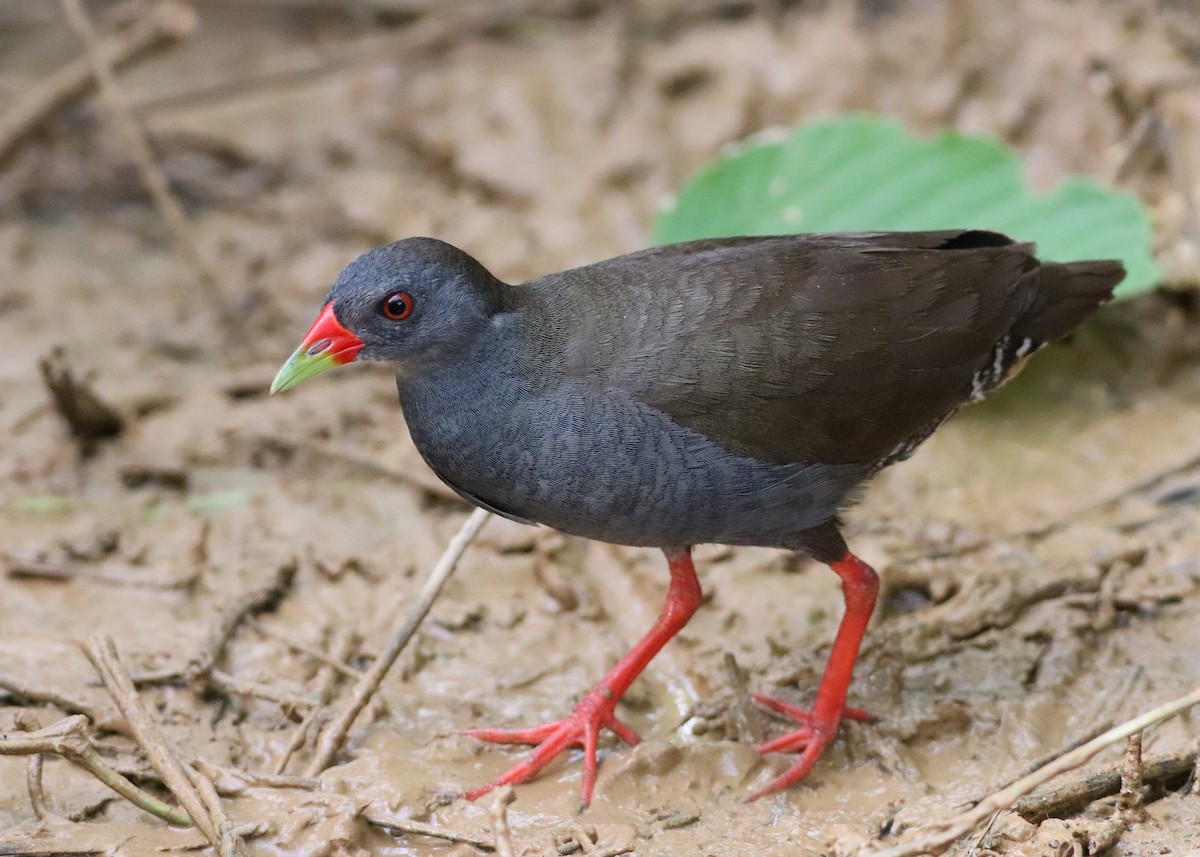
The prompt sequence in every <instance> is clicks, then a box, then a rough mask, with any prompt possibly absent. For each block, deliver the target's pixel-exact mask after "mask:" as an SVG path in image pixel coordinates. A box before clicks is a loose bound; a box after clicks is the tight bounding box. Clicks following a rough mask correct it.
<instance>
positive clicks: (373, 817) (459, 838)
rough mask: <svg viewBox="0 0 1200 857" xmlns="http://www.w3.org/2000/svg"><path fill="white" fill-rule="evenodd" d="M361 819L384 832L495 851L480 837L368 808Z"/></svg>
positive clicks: (490, 842) (493, 846) (494, 848)
mask: <svg viewBox="0 0 1200 857" xmlns="http://www.w3.org/2000/svg"><path fill="white" fill-rule="evenodd" d="M362 819H363V821H365V822H367V824H370V825H373V826H375V827H382V828H383V829H384V830H387V831H391V832H393V833H403V834H406V835H409V836H429V837H432V838H434V839H444V840H445V841H447V842H462V843H465V844H467V845H470V846H472V847H474V848H478V849H479V850H481V851H495V850H496V846H495V844H494V843H493V842H492V841H491V840H489V839H484V838H483V837H482V836H473V835H472V834H470V833H459V832H458V831H455V830H447V829H445V828H444V827H435V826H434V825H432V824H425V823H423V822H420V821H413V820H412V819H409V818H396V817H395V816H393V815H391V814H390V813H387V812H384V811H382V810H378V809H375V808H374V807H371V806H368V807H367V808H366V809H364V810H363V811H362Z"/></svg>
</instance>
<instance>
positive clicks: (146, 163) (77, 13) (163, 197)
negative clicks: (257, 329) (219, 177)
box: [60, 0, 225, 307]
mask: <svg viewBox="0 0 1200 857" xmlns="http://www.w3.org/2000/svg"><path fill="white" fill-rule="evenodd" d="M60 2H61V3H62V7H63V12H64V13H66V16H67V22H68V23H69V24H70V25H71V29H73V30H74V31H75V34H76V35H77V36H79V38H80V40H81V41H82V42H83V44H84V47H85V49H86V50H87V55H88V60H89V62H90V63H91V66H92V72H93V73H94V74H95V76H96V81H97V82H98V83H99V84H100V95H101V97H102V98H103V100H104V101H105V102H106V103H107V104H108V108H109V110H110V111H111V113H112V115H113V119H115V120H116V123H117V126H118V127H119V128H120V130H121V133H122V134H124V135H125V143H126V145H127V146H128V147H129V154H130V156H131V157H132V158H133V161H134V163H135V164H136V165H137V169H138V173H139V174H140V175H141V178H142V183H143V184H144V185H145V186H146V191H147V192H148V193H149V194H150V198H151V200H153V202H154V207H155V208H157V209H158V213H159V214H160V215H161V216H162V219H163V222H164V223H165V224H166V226H167V229H168V230H169V231H170V232H171V236H172V238H174V240H175V243H176V244H177V245H178V246H179V249H180V250H181V251H182V252H183V255H184V257H185V258H186V259H187V260H188V262H189V263H190V264H191V265H192V268H193V269H194V270H195V273H196V279H197V281H198V282H199V284H200V286H201V287H202V288H203V289H204V290H205V291H206V292H207V293H208V297H209V299H210V300H211V301H212V302H213V303H214V304H215V305H216V306H218V307H224V306H225V302H224V301H223V299H222V298H221V293H220V286H219V282H220V278H219V277H218V275H217V272H216V270H215V269H214V268H213V267H212V266H211V265H210V264H209V262H208V260H207V259H205V258H204V254H203V253H202V252H201V251H200V247H199V246H198V245H197V244H196V241H195V239H194V238H193V237H192V234H191V232H190V231H189V229H188V222H187V215H185V214H184V212H183V206H182V205H180V203H179V200H177V199H176V198H175V195H174V194H173V193H172V192H171V185H170V182H169V181H168V180H167V176H166V173H164V172H163V169H162V167H161V166H159V163H158V161H156V160H155V158H154V152H153V150H152V149H151V147H150V142H149V141H148V140H147V139H146V133H145V131H144V130H143V129H142V127H141V125H140V124H139V123H138V120H137V117H136V116H135V115H134V112H133V107H132V106H131V104H130V102H129V98H128V97H127V96H126V95H125V91H124V90H122V89H121V88H120V86H118V85H117V79H116V76H115V75H114V74H113V68H112V64H111V62H110V61H109V58H108V57H107V56H106V55H105V52H104V48H103V45H102V44H101V43H100V39H99V37H98V36H97V35H96V30H95V28H94V27H93V26H92V22H91V19H90V18H88V15H87V12H85V11H84V8H83V3H82V0H60Z"/></svg>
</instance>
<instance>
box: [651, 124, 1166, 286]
mask: <svg viewBox="0 0 1200 857" xmlns="http://www.w3.org/2000/svg"><path fill="white" fill-rule="evenodd" d="M1021 174H1022V165H1021V161H1020V159H1019V158H1018V157H1017V155H1016V154H1014V153H1013V152H1012V151H1010V150H1009V149H1008V148H1006V147H1005V146H1004V145H1002V144H1001V143H998V142H996V141H995V140H990V139H987V138H983V137H971V136H967V135H964V134H958V133H955V132H950V131H947V132H943V133H941V134H939V135H937V136H936V137H934V138H933V139H931V140H922V139H917V138H914V137H911V136H909V135H908V134H906V133H905V131H904V130H903V129H902V128H901V127H900V126H899V125H898V124H896V123H894V122H889V121H885V120H882V119H878V118H875V117H871V116H862V115H851V116H841V117H835V118H833V119H826V120H821V121H816V122H812V123H810V124H807V125H802V126H800V127H798V128H796V129H795V130H794V131H793V132H791V133H790V134H789V135H787V136H786V137H783V138H782V139H781V138H779V137H777V136H776V137H774V138H768V137H766V136H759V137H755V138H751V139H750V140H748V141H746V142H745V143H743V144H741V145H739V146H738V147H736V148H735V149H734V150H733V151H732V152H730V153H729V154H727V155H725V156H723V157H721V158H720V159H719V160H717V161H716V162H715V163H713V164H711V165H710V166H708V167H706V168H704V169H703V170H701V171H700V173H699V174H698V175H696V176H694V177H693V178H692V179H691V180H690V181H689V182H687V184H686V185H684V187H683V189H682V190H681V191H680V193H679V196H678V199H677V200H676V202H675V204H674V205H673V206H672V207H671V208H670V209H669V210H668V211H665V212H664V213H663V214H661V215H660V216H659V218H658V224H657V228H656V230H655V235H654V238H655V241H656V243H660V244H666V243H671V242H674V241H687V240H691V239H694V238H721V237H728V236H733V235H779V234H785V233H794V232H838V231H877V230H878V231H885V230H910V229H911V230H917V229H959V228H972V229H994V230H996V231H998V232H1003V233H1005V234H1007V235H1010V236H1011V237H1013V238H1015V239H1017V240H1020V241H1034V242H1037V245H1038V254H1039V256H1041V257H1042V258H1043V259H1050V260H1053V261H1057V262H1071V261H1076V260H1079V259H1113V258H1116V259H1120V260H1121V261H1123V262H1124V263H1125V267H1126V269H1127V270H1128V276H1127V277H1126V278H1125V281H1124V282H1123V283H1122V284H1121V285H1120V286H1119V287H1118V288H1117V295H1118V296H1120V297H1129V296H1130V295H1133V294H1137V293H1138V292H1143V291H1147V290H1149V289H1151V288H1152V287H1153V286H1154V285H1155V284H1156V283H1157V282H1158V281H1159V279H1160V274H1159V271H1158V268H1157V266H1156V265H1155V263H1154V258H1153V256H1152V255H1151V224H1150V218H1149V217H1148V215H1147V214H1146V211H1145V209H1144V208H1143V206H1142V204H1141V202H1140V201H1139V200H1138V199H1137V198H1136V197H1134V196H1133V195H1132V194H1129V193H1126V192H1124V191H1119V190H1113V189H1111V188H1105V187H1102V186H1101V185H1100V184H1098V183H1097V182H1095V181H1093V180H1091V179H1087V178H1082V177H1079V176H1072V177H1070V178H1068V179H1066V180H1064V181H1062V182H1060V183H1059V184H1058V185H1057V186H1056V187H1054V188H1053V189H1052V190H1050V191H1049V192H1048V193H1045V194H1039V193H1034V192H1033V191H1031V190H1029V189H1028V188H1026V187H1025V186H1024V183H1023V181H1022V175H1021Z"/></svg>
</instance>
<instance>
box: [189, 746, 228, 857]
mask: <svg viewBox="0 0 1200 857" xmlns="http://www.w3.org/2000/svg"><path fill="white" fill-rule="evenodd" d="M183 771H184V773H185V774H187V777H188V779H189V780H190V781H191V783H192V786H193V787H195V789H196V792H197V794H199V795H200V799H201V800H202V801H204V808H205V809H207V810H208V814H209V818H210V819H212V825H213V827H215V828H216V830H217V836H218V837H219V839H218V841H217V842H216V843H215V844H216V846H217V855H218V857H238V835H237V833H236V831H235V829H234V825H233V822H231V821H230V820H229V816H227V815H226V814H225V807H224V806H222V805H221V798H220V797H219V796H218V795H217V788H216V786H214V785H213V782H212V780H210V779H209V778H208V777H207V776H205V775H204V774H202V773H200V772H199V771H197V770H196V769H195V768H193V767H192V766H191V765H184V766H183Z"/></svg>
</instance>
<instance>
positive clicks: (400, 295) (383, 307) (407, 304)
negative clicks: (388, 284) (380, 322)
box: [379, 292, 413, 321]
mask: <svg viewBox="0 0 1200 857" xmlns="http://www.w3.org/2000/svg"><path fill="white" fill-rule="evenodd" d="M379 311H380V312H382V313H383V317H384V318H390V319H391V320H392V321H404V319H406V318H408V317H409V316H410V315H412V311H413V299H412V295H410V294H409V293H408V292H392V293H391V294H390V295H388V296H387V297H386V298H384V299H383V303H382V304H380V305H379Z"/></svg>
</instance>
